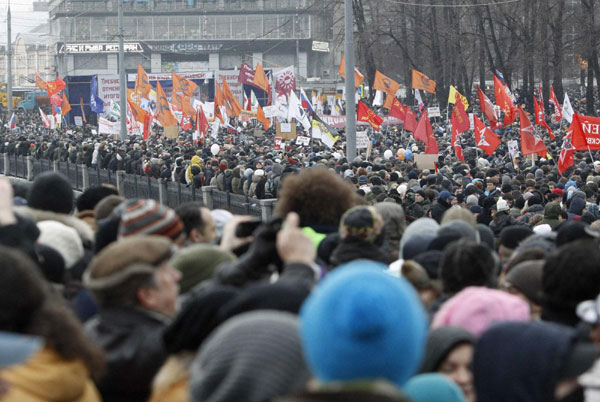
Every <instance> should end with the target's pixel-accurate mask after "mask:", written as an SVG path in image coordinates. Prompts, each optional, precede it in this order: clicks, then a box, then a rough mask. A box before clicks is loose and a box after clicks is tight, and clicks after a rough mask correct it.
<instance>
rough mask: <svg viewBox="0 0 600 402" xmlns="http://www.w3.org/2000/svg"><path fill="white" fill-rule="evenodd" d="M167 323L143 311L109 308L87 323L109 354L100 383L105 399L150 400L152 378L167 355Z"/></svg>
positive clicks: (89, 331)
mask: <svg viewBox="0 0 600 402" xmlns="http://www.w3.org/2000/svg"><path fill="white" fill-rule="evenodd" d="M165 326H166V324H165V323H164V322H163V321H161V320H160V319H158V318H157V317H155V316H153V315H151V313H146V312H144V311H143V310H136V309H133V308H107V309H103V310H101V312H100V314H99V315H98V316H96V317H95V318H93V319H91V320H90V321H89V322H88V323H87V324H86V326H85V332H86V335H87V337H88V338H89V339H90V340H92V341H93V342H94V343H96V344H97V345H98V346H100V347H101V348H102V349H103V350H104V353H105V357H106V363H107V367H106V375H104V376H103V377H102V378H101V380H100V381H99V382H98V384H97V385H98V390H99V391H100V393H101V395H102V399H103V400H105V401H112V402H120V401H123V402H124V401H129V402H136V401H140V402H141V401H147V400H148V397H149V396H150V391H151V386H152V380H153V379H154V376H155V375H156V373H157V372H158V370H159V369H160V367H161V366H162V365H163V363H164V362H165V360H166V358H167V353H166V351H165V349H164V345H163V342H162V334H163V330H164V328H165Z"/></svg>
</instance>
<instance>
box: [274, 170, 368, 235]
mask: <svg viewBox="0 0 600 402" xmlns="http://www.w3.org/2000/svg"><path fill="white" fill-rule="evenodd" d="M361 204H364V201H363V200H362V199H361V198H360V197H359V196H358V195H356V189H355V188H354V187H352V185H350V184H349V183H348V182H346V181H344V180H343V179H342V178H341V177H339V176H337V175H336V174H335V173H332V172H330V171H329V170H327V169H325V168H313V169H305V170H303V171H302V172H301V173H299V174H295V175H289V176H287V177H286V178H285V179H284V180H283V182H282V188H281V192H280V196H279V200H278V201H277V206H276V207H275V213H276V214H281V215H286V214H287V213H289V212H296V213H298V215H300V225H301V226H311V225H338V224H339V222H340V218H341V217H342V215H343V214H344V212H346V211H347V210H348V209H350V208H352V207H354V206H356V205H361Z"/></svg>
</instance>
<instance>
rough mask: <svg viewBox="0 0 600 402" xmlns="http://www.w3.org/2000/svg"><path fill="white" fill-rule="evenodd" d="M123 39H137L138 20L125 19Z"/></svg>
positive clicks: (133, 18) (134, 18) (132, 18)
mask: <svg viewBox="0 0 600 402" xmlns="http://www.w3.org/2000/svg"><path fill="white" fill-rule="evenodd" d="M123 35H124V36H123V37H124V39H125V40H127V39H129V40H131V39H137V18H136V17H125V18H124V21H123Z"/></svg>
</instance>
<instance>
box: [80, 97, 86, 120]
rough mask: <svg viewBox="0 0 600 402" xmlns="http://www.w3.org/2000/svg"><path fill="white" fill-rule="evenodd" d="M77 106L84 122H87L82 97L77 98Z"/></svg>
mask: <svg viewBox="0 0 600 402" xmlns="http://www.w3.org/2000/svg"><path fill="white" fill-rule="evenodd" d="M79 106H81V118H82V119H83V122H84V123H87V120H86V118H85V110H84V109H83V97H80V98H79Z"/></svg>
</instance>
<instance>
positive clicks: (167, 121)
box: [156, 81, 177, 127]
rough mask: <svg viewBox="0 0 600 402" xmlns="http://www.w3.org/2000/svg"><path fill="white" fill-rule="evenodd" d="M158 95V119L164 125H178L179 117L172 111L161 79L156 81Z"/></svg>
mask: <svg viewBox="0 0 600 402" xmlns="http://www.w3.org/2000/svg"><path fill="white" fill-rule="evenodd" d="M156 97H157V98H158V105H157V108H156V120H158V121H159V122H160V124H162V126H163V127H169V126H177V119H176V118H175V116H173V112H171V108H170V107H169V101H168V100H167V95H165V91H163V89H162V86H161V85H160V81H156Z"/></svg>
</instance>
